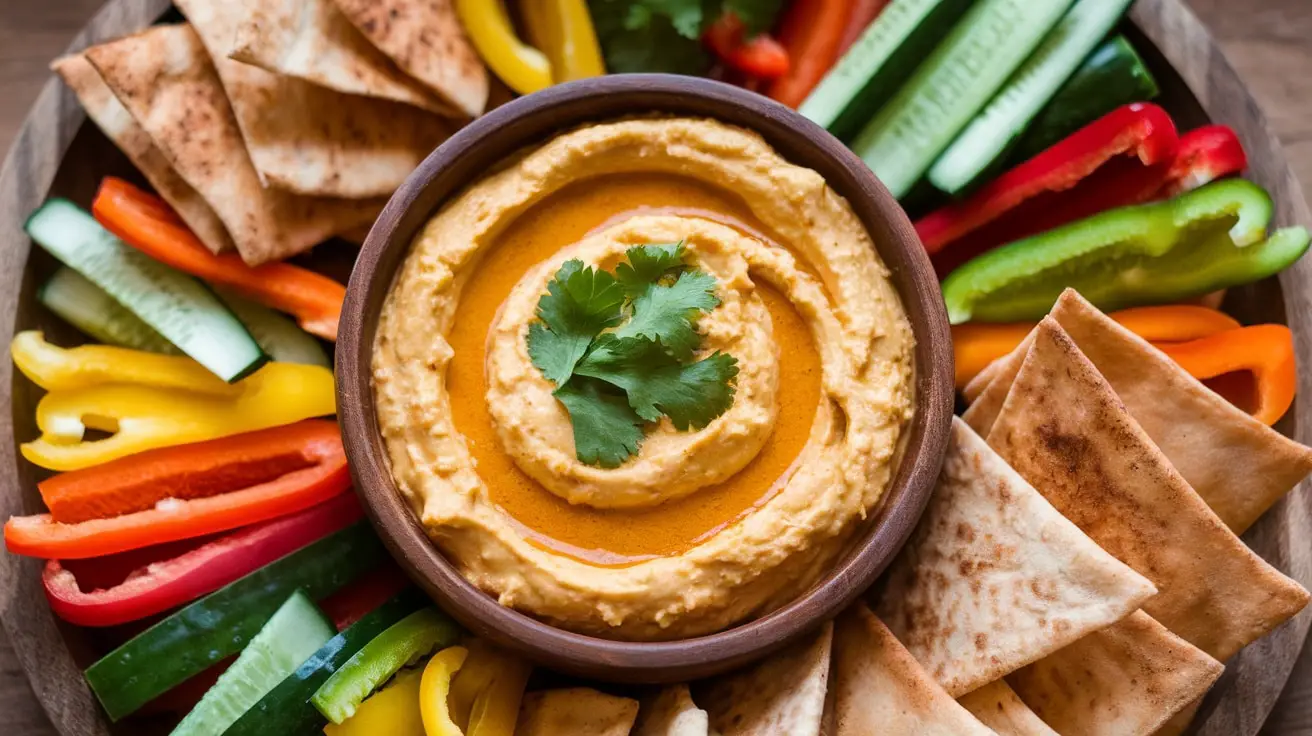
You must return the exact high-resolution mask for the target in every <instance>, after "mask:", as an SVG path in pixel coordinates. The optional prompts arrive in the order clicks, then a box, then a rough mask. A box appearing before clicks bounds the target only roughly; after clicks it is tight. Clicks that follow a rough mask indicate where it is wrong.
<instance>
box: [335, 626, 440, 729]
mask: <svg viewBox="0 0 1312 736" xmlns="http://www.w3.org/2000/svg"><path fill="white" fill-rule="evenodd" d="M459 636H460V627H459V626H457V625H456V623H455V622H454V621H452V620H451V619H450V618H448V617H447V616H446V615H445V614H443V613H441V612H439V611H438V610H437V609H436V608H423V609H420V610H418V611H415V612H414V613H412V614H410V615H409V616H406V617H405V618H403V619H401V620H400V621H398V622H396V623H395V624H393V625H392V626H391V627H390V628H388V629H387V630H386V631H384V632H383V633H381V634H379V635H378V636H377V637H376V638H375V639H374V640H373V641H370V642H369V643H368V644H366V645H364V647H363V648H361V649H360V651H358V652H356V653H355V654H354V655H352V656H351V658H350V659H348V660H347V661H346V663H345V664H343V665H342V667H341V668H340V669H338V670H337V671H336V672H334V673H333V674H332V676H331V677H329V678H328V680H327V681H326V682H324V684H323V685H322V686H321V687H320V688H319V689H318V690H317V691H315V693H314V697H312V698H311V699H310V700H311V702H313V703H314V707H315V708H318V709H319V712H320V713H322V714H323V715H324V717H325V718H327V719H328V720H330V721H332V722H333V723H343V722H344V721H346V719H348V718H350V717H351V716H353V715H355V710H356V708H358V707H359V705H360V703H361V702H362V701H363V700H364V699H365V698H367V697H369V695H370V693H372V692H373V691H374V690H376V689H377V688H378V687H379V686H380V685H382V684H383V683H385V682H387V681H388V680H389V679H391V677H392V675H395V674H396V673H397V672H398V671H400V669H401V668H402V667H405V666H407V665H410V664H413V663H415V662H417V661H418V660H419V658H420V657H424V656H427V655H428V654H431V653H432V652H433V650H435V649H438V648H440V647H446V646H450V645H451V644H452V643H454V642H455V640H456V638H457V637H459Z"/></svg>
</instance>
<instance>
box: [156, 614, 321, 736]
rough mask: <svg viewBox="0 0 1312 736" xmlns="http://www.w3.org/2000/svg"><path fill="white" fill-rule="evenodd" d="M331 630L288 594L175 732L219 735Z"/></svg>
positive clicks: (179, 734)
mask: <svg viewBox="0 0 1312 736" xmlns="http://www.w3.org/2000/svg"><path fill="white" fill-rule="evenodd" d="M335 633H337V632H336V631H335V630H334V629H333V627H332V625H331V624H330V623H329V622H328V619H326V618H324V615H323V613H321V612H320V611H319V609H318V608H315V607H314V602H313V601H311V600H310V599H309V598H308V597H306V595H305V594H304V593H302V592H301V591H299V590H298V591H296V592H295V593H292V595H291V597H290V598H288V599H287V602H286V603H283V604H282V606H281V607H280V608H279V609H278V610H277V611H276V612H274V614H273V616H272V617H271V618H270V619H269V621H268V622H267V623H265V624H264V626H263V628H261V629H260V631H259V633H257V634H256V635H255V637H254V638H253V639H251V641H250V643H249V644H247V645H246V648H245V649H242V650H241V654H240V655H238V657H237V661H236V662H233V663H232V666H231V667H229V668H228V669H227V671H226V672H224V673H223V674H222V675H220V676H219V681H218V682H216V683H215V684H214V687H212V688H210V689H209V691H207V692H206V693H205V696H204V697H203V698H201V700H200V703H198V704H197V705H196V707H195V708H194V709H192V711H191V712H190V713H188V714H187V717H186V718H183V719H182V722H181V723H179V724H178V727H177V728H175V729H173V735H174V736H220V735H221V734H222V733H223V732H224V731H226V730H227V728H228V726H230V725H232V723H233V722H235V721H236V720H237V719H238V718H240V717H241V714H242V713H245V712H246V710H247V709H249V708H250V707H251V706H252V705H255V703H257V702H259V699H260V698H262V697H263V696H264V695H265V693H267V692H269V691H270V690H272V689H273V688H274V687H275V686H276V685H277V684H278V683H280V682H282V681H283V679H284V678H286V677H287V676H288V675H290V674H291V673H292V672H293V671H294V670H295V669H296V668H297V666H299V665H300V664H301V663H302V662H304V661H305V660H306V658H307V657H309V656H310V655H312V654H314V653H315V651H317V650H318V649H319V647H321V646H323V645H324V642H326V641H328V640H329V639H331V638H332V637H333V635H334V634H335Z"/></svg>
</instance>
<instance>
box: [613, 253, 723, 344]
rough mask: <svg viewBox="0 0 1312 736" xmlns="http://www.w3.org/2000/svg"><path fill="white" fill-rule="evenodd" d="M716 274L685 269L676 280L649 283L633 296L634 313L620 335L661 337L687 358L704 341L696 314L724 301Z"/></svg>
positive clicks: (655, 338)
mask: <svg viewBox="0 0 1312 736" xmlns="http://www.w3.org/2000/svg"><path fill="white" fill-rule="evenodd" d="M715 287H716V283H715V277H714V276H712V275H710V274H708V273H706V272H705V271H685V272H683V273H681V274H679V278H678V280H677V281H675V282H674V283H673V284H671V285H669V286H664V285H662V284H656V283H653V284H648V285H647V288H646V289H645V290H644V291H643V292H642V293H640V294H638V295H637V296H636V297H634V299H633V316H632V318H630V319H629V321H628V322H625V323H624V324H622V325H620V327H619V328H618V329H616V330H615V336H616V337H647V338H651V339H652V340H659V341H660V343H661V344H662V345H664V346H665V348H666V349H668V350H669V351H670V354H671V355H673V356H674V357H676V358H678V359H680V360H687V359H689V358H691V357H692V353H693V351H694V350H696V349H697V346H698V345H699V344H700V343H701V336H700V335H698V334H697V330H696V329H695V328H694V326H693V318H695V317H697V316H698V314H699V313H700V312H709V311H710V310H712V309H714V308H716V307H718V306H719V305H720V299H719V297H717V296H716V295H715Z"/></svg>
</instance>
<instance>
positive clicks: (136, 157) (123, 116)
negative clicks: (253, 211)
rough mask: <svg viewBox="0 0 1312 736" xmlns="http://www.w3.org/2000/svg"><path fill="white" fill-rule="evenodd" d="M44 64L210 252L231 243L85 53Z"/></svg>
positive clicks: (214, 216) (206, 205)
mask: <svg viewBox="0 0 1312 736" xmlns="http://www.w3.org/2000/svg"><path fill="white" fill-rule="evenodd" d="M50 68H51V69H53V70H54V71H55V73H56V74H58V75H59V77H60V79H63V80H64V84H67V85H68V86H69V89H72V90H73V94H75V95H77V99H78V102H80V103H82V107H83V109H85V110H86V111H87V117H89V118H91V121H92V122H94V123H95V124H96V127H98V128H100V130H101V132H103V133H104V134H105V137H107V138H109V139H110V140H111V141H113V142H114V145H116V146H118V148H119V150H121V151H122V152H123V153H124V155H126V156H127V157H128V160H129V161H131V162H132V165H133V166H136V167H137V169H138V170H139V171H141V173H142V174H143V175H144V176H145V177H146V180H147V181H149V182H150V185H151V186H152V187H154V188H155V191H156V192H158V193H159V196H161V197H163V198H164V201H165V202H168V203H169V206H170V207H172V208H173V209H174V210H175V211H176V212H177V213H178V216H179V217H181V218H182V221H183V222H185V223H187V227H189V228H191V231H192V232H194V233H196V237H197V238H200V241H201V242H202V243H204V244H205V247H207V248H209V249H210V250H211V251H213V252H214V253H222V252H224V251H229V250H232V249H233V248H234V247H235V246H234V245H233V244H232V238H231V237H229V236H228V231H227V229H226V228H224V227H223V222H222V221H220V220H219V216H218V215H217V214H215V213H214V209H213V208H212V207H210V206H209V203H207V202H206V201H205V198H204V197H202V196H201V195H200V192H197V191H196V190H195V189H194V188H192V186H191V185H190V184H188V183H187V182H186V180H184V179H183V178H182V177H181V176H179V175H178V172H176V171H174V170H173V164H171V163H169V160H168V157H166V156H165V155H164V153H163V151H160V150H159V148H158V147H157V146H156V145H155V142H154V141H152V140H151V139H150V136H149V135H147V134H146V131H144V130H142V129H141V126H140V125H137V121H136V120H133V119H132V114H131V113H129V112H128V110H127V108H125V107H123V103H121V102H119V101H118V98H117V97H115V96H114V92H113V90H111V89H110V88H109V86H108V85H106V84H105V80H103V79H101V78H100V73H99V72H97V71H96V68H95V67H94V66H92V65H91V62H89V61H87V59H86V56H85V55H83V54H73V55H71V56H65V57H62V58H60V59H56V60H55V63H54V64H51V65H50Z"/></svg>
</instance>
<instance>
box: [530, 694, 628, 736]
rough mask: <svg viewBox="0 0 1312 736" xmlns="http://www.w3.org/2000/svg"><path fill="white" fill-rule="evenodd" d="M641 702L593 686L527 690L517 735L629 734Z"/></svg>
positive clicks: (604, 735) (574, 735) (626, 735)
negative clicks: (597, 689) (604, 691)
mask: <svg viewBox="0 0 1312 736" xmlns="http://www.w3.org/2000/svg"><path fill="white" fill-rule="evenodd" d="M637 716H638V701H636V700H633V699H632V698H621V697H618V696H615V695H607V694H606V693H602V692H598V691H596V690H593V689H592V688H587V687H575V688H569V689H567V690H541V691H538V692H533V693H528V694H526V695H525V696H524V701H523V702H522V703H521V704H520V706H519V720H518V721H516V723H515V736H559V735H560V734H572V736H628V733H629V730H630V729H632V728H633V720H634V718H636V717H637Z"/></svg>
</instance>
